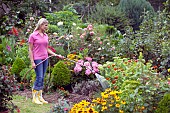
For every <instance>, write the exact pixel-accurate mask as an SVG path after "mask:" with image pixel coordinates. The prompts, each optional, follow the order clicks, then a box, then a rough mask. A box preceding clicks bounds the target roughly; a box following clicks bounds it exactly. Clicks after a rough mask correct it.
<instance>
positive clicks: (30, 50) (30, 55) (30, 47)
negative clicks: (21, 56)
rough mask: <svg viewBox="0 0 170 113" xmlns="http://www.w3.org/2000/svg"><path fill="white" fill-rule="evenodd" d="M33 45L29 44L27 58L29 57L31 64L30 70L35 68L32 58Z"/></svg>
mask: <svg viewBox="0 0 170 113" xmlns="http://www.w3.org/2000/svg"><path fill="white" fill-rule="evenodd" d="M32 50H33V44H32V43H29V57H30V60H31V64H32V68H35V67H36V65H35V63H34V58H33V52H32Z"/></svg>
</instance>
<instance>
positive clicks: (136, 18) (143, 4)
mask: <svg viewBox="0 0 170 113" xmlns="http://www.w3.org/2000/svg"><path fill="white" fill-rule="evenodd" d="M118 7H119V9H120V10H121V11H123V12H124V13H125V14H126V15H127V17H129V18H130V19H132V20H133V23H134V24H133V28H134V29H135V30H137V29H139V26H140V23H141V22H142V18H141V16H142V15H143V12H144V11H150V12H151V13H153V12H154V9H153V7H152V6H151V4H150V3H149V2H148V1H147V0H130V1H129V0H120V3H119V6H118Z"/></svg>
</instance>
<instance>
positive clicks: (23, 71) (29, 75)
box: [19, 68, 35, 82]
mask: <svg viewBox="0 0 170 113" xmlns="http://www.w3.org/2000/svg"><path fill="white" fill-rule="evenodd" d="M29 69H30V68H24V69H22V71H21V72H20V74H19V75H20V77H21V80H24V79H25V80H26V81H27V82H31V81H34V80H32V77H33V76H34V75H35V72H34V70H31V71H30V72H28V73H27V75H25V74H26V72H27V71H28V70H29ZM26 81H24V82H26Z"/></svg>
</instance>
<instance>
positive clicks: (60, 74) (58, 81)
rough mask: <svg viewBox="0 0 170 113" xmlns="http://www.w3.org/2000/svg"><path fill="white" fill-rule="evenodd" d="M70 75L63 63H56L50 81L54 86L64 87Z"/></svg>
mask: <svg viewBox="0 0 170 113" xmlns="http://www.w3.org/2000/svg"><path fill="white" fill-rule="evenodd" d="M70 79H71V73H70V70H69V69H68V68H67V66H66V65H65V64H64V62H63V61H59V62H57V64H55V65H54V68H53V70H52V81H53V83H54V86H55V85H58V86H66V85H68V84H69V83H70Z"/></svg>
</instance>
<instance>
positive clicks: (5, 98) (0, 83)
mask: <svg viewBox="0 0 170 113" xmlns="http://www.w3.org/2000/svg"><path fill="white" fill-rule="evenodd" d="M5 71H6V70H5V68H3V67H2V69H0V112H3V111H6V110H9V103H10V102H11V100H12V96H13V91H16V90H17V89H18V86H17V84H16V80H15V77H14V76H9V75H5V73H6V72H5ZM8 71H9V70H8ZM8 74H9V73H8Z"/></svg>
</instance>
